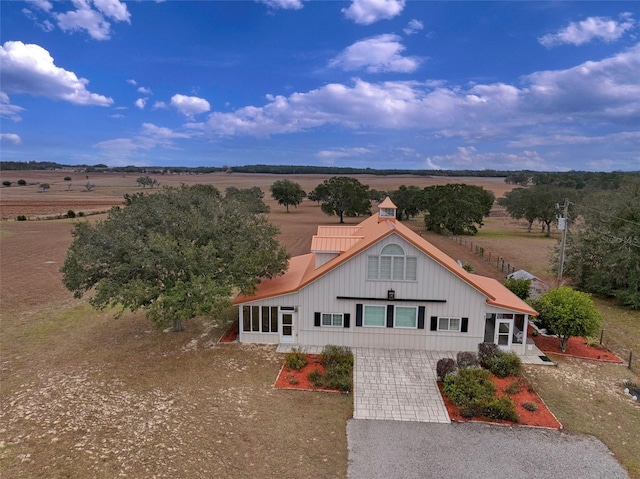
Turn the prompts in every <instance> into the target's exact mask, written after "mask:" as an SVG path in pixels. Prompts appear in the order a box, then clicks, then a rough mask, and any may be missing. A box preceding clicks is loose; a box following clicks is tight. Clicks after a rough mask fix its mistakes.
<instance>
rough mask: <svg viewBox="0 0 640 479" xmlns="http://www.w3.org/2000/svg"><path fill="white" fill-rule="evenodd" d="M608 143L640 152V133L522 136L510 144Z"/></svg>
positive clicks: (515, 145) (529, 146)
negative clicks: (621, 145) (626, 145)
mask: <svg viewBox="0 0 640 479" xmlns="http://www.w3.org/2000/svg"><path fill="white" fill-rule="evenodd" d="M608 143H616V144H622V143H628V144H629V146H630V147H636V148H637V149H638V150H639V151H640V131H623V132H619V133H611V134H609V135H597V136H587V135H578V134H567V133H556V134H550V135H543V136H536V135H521V137H520V138H519V139H517V140H512V141H510V142H509V143H508V146H510V147H516V148H531V147H536V146H548V145H598V144H601V145H602V144H608Z"/></svg>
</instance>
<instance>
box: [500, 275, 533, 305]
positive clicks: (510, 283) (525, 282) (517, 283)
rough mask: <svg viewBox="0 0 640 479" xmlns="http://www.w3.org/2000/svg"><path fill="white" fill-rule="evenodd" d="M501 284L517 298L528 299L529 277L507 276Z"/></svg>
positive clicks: (529, 289)
mask: <svg viewBox="0 0 640 479" xmlns="http://www.w3.org/2000/svg"><path fill="white" fill-rule="evenodd" d="M502 284H503V285H504V286H505V287H506V288H507V289H508V290H509V291H511V292H512V293H513V294H515V295H516V296H517V297H518V298H520V299H522V300H525V299H529V291H531V280H530V279H516V278H507V279H505V280H504V281H503V282H502Z"/></svg>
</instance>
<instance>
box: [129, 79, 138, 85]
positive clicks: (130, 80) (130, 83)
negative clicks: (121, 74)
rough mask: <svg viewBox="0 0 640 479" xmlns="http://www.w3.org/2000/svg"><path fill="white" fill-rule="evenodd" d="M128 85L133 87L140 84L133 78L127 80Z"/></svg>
mask: <svg viewBox="0 0 640 479" xmlns="http://www.w3.org/2000/svg"><path fill="white" fill-rule="evenodd" d="M127 83H128V84H129V85H133V86H136V85H137V84H138V82H137V81H135V80H134V79H133V78H129V79H128V80H127Z"/></svg>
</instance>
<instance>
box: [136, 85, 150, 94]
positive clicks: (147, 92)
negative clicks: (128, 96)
mask: <svg viewBox="0 0 640 479" xmlns="http://www.w3.org/2000/svg"><path fill="white" fill-rule="evenodd" d="M138 93H142V94H143V95H153V92H152V91H151V88H147V87H144V86H141V87H140V88H138Z"/></svg>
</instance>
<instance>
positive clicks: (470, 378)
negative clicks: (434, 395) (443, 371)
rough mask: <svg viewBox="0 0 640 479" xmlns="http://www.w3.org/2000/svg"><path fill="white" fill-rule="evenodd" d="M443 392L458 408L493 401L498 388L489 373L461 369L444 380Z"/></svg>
mask: <svg viewBox="0 0 640 479" xmlns="http://www.w3.org/2000/svg"><path fill="white" fill-rule="evenodd" d="M443 391H444V393H445V394H446V395H447V397H448V398H449V399H451V401H453V403H454V404H455V405H456V406H468V405H470V404H471V403H472V402H474V401H478V400H480V401H481V400H486V399H491V398H492V397H493V395H494V393H495V391H496V387H495V385H494V384H493V382H492V381H491V378H490V376H489V371H486V370H484V369H461V370H460V371H458V372H457V374H451V375H449V376H447V377H446V379H445V380H444V386H443Z"/></svg>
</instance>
